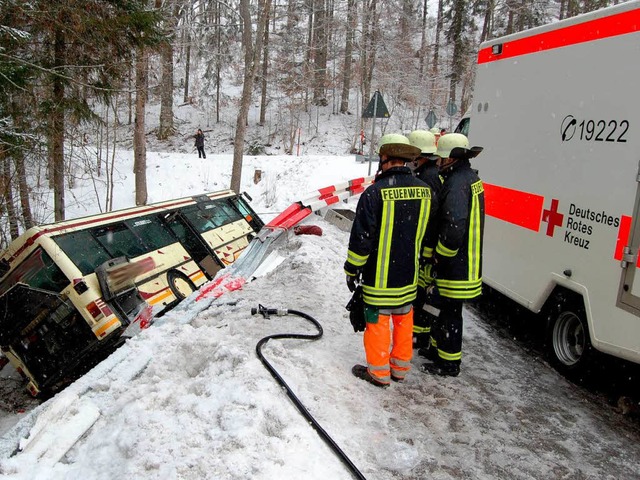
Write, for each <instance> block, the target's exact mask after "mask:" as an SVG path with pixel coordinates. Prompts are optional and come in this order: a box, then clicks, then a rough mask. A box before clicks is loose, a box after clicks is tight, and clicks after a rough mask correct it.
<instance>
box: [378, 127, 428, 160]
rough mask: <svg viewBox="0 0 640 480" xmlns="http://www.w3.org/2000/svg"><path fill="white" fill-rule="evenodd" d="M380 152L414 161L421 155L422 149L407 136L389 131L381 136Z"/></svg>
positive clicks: (380, 153)
mask: <svg viewBox="0 0 640 480" xmlns="http://www.w3.org/2000/svg"><path fill="white" fill-rule="evenodd" d="M378 154H379V155H387V156H388V157H394V158H401V159H403V160H407V161H413V160H415V159H416V157H417V156H418V155H420V149H419V148H418V147H414V146H413V145H411V142H410V141H409V139H408V138H407V137H405V136H404V135H401V134H399V133H388V134H386V135H383V136H382V137H380V141H379V142H378Z"/></svg>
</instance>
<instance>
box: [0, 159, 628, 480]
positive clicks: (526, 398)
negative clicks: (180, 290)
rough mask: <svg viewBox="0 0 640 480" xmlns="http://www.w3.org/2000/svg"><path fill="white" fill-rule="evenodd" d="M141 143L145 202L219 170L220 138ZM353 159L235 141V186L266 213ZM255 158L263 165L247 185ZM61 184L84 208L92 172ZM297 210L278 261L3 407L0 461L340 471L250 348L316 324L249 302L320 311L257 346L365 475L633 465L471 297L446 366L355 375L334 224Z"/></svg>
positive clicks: (284, 473) (167, 474)
mask: <svg viewBox="0 0 640 480" xmlns="http://www.w3.org/2000/svg"><path fill="white" fill-rule="evenodd" d="M121 154H122V157H121V160H120V161H118V165H120V167H119V174H118V179H119V180H118V189H117V194H116V197H115V198H116V199H117V201H118V204H117V205H116V207H117V208H120V207H124V206H130V205H131V204H132V203H133V198H134V197H133V176H132V175H131V174H130V173H129V172H131V169H130V162H129V160H128V159H129V158H130V157H131V154H130V152H121ZM149 158H150V160H149V166H148V168H149V170H150V172H153V174H152V175H151V174H150V175H149V196H150V199H149V200H150V202H155V201H160V200H164V199H168V198H175V197H181V196H185V195H191V194H198V193H202V192H205V191H213V190H217V189H222V188H226V187H227V186H228V183H229V178H230V172H231V157H230V156H229V155H210V156H208V158H207V159H206V160H198V159H197V158H196V157H195V156H194V155H188V154H167V153H150V154H149ZM128 162H129V163H128ZM367 168H368V165H366V164H358V163H356V162H355V161H354V159H353V157H352V156H349V157H336V156H317V157H290V156H269V157H247V158H246V159H245V167H244V176H243V187H244V188H245V189H246V190H247V191H248V192H249V193H250V195H251V196H252V197H253V199H254V202H253V206H254V208H255V209H256V210H257V211H258V212H259V213H262V214H263V215H262V216H263V217H264V219H269V218H270V217H271V216H273V214H274V213H276V212H278V211H281V210H282V209H284V208H285V207H286V206H288V205H289V204H290V203H292V202H293V201H295V200H298V199H300V198H303V197H304V196H305V195H304V194H305V193H307V192H308V191H311V190H313V189H315V188H318V187H323V186H327V185H332V184H335V183H338V182H340V181H342V180H345V179H349V178H355V177H359V176H363V175H366V174H367ZM255 169H261V170H262V171H263V180H262V182H260V183H259V184H257V185H254V184H253V182H252V180H253V172H254V170H255ZM374 169H375V166H374ZM73 197H74V198H75V200H76V201H75V202H73V204H70V206H69V207H68V212H69V217H72V216H80V215H85V214H89V213H93V211H95V208H96V206H95V201H93V199H94V198H95V194H94V193H93V187H92V186H91V185H89V184H88V183H87V184H85V185H78V187H77V188H76V190H74V194H73ZM92 202H93V203H92ZM308 223H313V224H317V225H319V226H321V228H322V229H323V232H324V234H323V236H321V237H318V236H295V235H293V234H289V235H288V236H287V238H286V239H285V240H284V241H283V242H281V243H280V244H279V245H278V247H277V254H278V255H279V256H281V257H282V258H283V259H284V260H283V262H282V263H281V264H280V266H279V267H278V268H277V269H276V270H273V271H271V272H269V273H267V274H266V275H264V276H262V277H259V278H257V279H256V280H254V281H253V282H251V283H249V284H247V285H245V286H244V288H243V289H242V290H239V291H234V292H229V293H227V294H225V295H223V296H222V297H220V298H219V299H217V300H214V299H210V298H205V299H203V300H200V301H196V300H195V297H196V295H193V296H191V297H190V298H188V299H187V300H185V301H184V302H183V303H182V304H181V305H180V306H178V307H177V308H176V309H174V310H173V311H171V312H169V313H168V314H167V315H165V316H164V317H162V319H161V320H160V321H158V322H157V323H156V324H155V325H154V326H153V327H151V328H150V329H147V330H145V331H143V332H142V333H141V334H140V335H139V336H137V337H135V338H134V339H132V340H130V341H128V342H127V344H126V345H125V346H124V347H122V348H121V349H119V350H118V351H117V352H116V353H114V354H113V355H112V356H111V357H109V358H108V359H107V360H105V361H104V362H102V363H101V364H99V365H98V366H97V367H95V368H94V369H93V370H92V371H91V372H89V373H88V374H87V375H85V376H84V377H83V378H81V379H79V380H78V381H76V382H75V383H74V384H73V385H71V386H70V387H68V388H67V389H66V390H64V391H63V392H61V393H60V394H58V395H57V396H55V397H54V398H52V399H50V400H49V401H47V402H45V403H44V404H42V405H40V406H37V407H36V408H34V409H33V410H31V411H29V412H27V413H12V414H6V413H5V414H4V416H3V417H0V433H2V437H0V476H2V478H7V479H16V480H33V479H75V478H77V479H83V480H85V479H112V478H136V479H158V478H162V479H200V478H202V479H248V478H251V479H274V478H281V479H299V478H303V479H310V480H314V479H323V480H324V479H343V478H344V479H347V478H352V474H351V473H350V472H349V471H348V470H347V469H346V467H345V465H344V464H343V463H341V462H340V460H339V459H338V458H337V457H336V456H335V455H334V453H333V452H332V451H331V450H330V449H329V448H328V447H327V445H326V444H325V443H324V442H323V441H322V440H321V439H320V437H319V436H318V435H317V433H316V432H315V431H314V430H313V429H312V428H311V426H310V425H309V424H308V423H307V421H306V420H304V419H303V417H302V416H301V415H300V414H299V412H298V411H297V410H296V409H295V407H294V406H293V404H292V402H291V401H290V399H289V398H288V397H287V395H286V393H285V391H284V390H283V389H282V388H281V387H279V386H278V385H277V383H276V382H275V380H274V379H273V378H272V377H271V375H270V374H269V373H268V372H267V370H266V369H265V368H264V367H263V365H262V364H261V363H260V361H259V359H258V358H257V356H256V353H255V347H256V344H257V342H258V341H259V340H260V339H261V338H263V337H264V336H266V335H271V334H274V333H307V334H313V333H315V329H314V328H313V326H312V325H311V324H310V323H309V322H307V321H305V320H303V319H301V318H300V317H297V316H293V315H289V316H282V317H276V316H273V317H271V318H269V319H265V318H263V317H261V316H259V315H257V316H252V315H251V308H254V307H257V306H258V304H262V305H265V306H267V307H273V308H286V309H293V310H298V311H302V312H305V313H307V314H309V315H311V316H313V317H314V318H316V319H317V320H318V321H319V322H320V323H321V324H322V325H323V328H324V335H323V337H322V338H321V339H320V340H317V341H309V340H271V341H269V342H268V343H267V345H266V346H265V348H264V353H265V356H266V357H267V359H268V360H269V361H270V362H271V363H272V364H273V365H274V366H275V368H277V369H278V371H279V372H280V374H281V375H282V377H283V378H284V379H285V381H286V382H288V383H289V385H290V386H291V387H292V388H293V390H294V392H295V393H296V395H297V396H298V397H299V398H300V399H301V401H302V402H303V404H304V405H305V406H306V408H307V409H308V410H309V411H310V412H311V414H312V415H314V416H315V417H316V418H317V420H318V421H319V422H320V424H321V425H322V427H323V428H324V429H325V430H326V431H327V432H328V433H329V434H330V435H331V436H332V437H333V439H334V440H335V442H336V443H337V444H338V445H339V446H340V448H341V449H342V450H343V451H344V452H345V453H346V454H347V455H348V456H349V458H350V459H351V461H352V462H353V464H355V466H356V467H357V468H358V469H359V470H360V472H361V473H362V474H363V476H364V477H366V478H368V479H370V480H383V479H406V480H409V479H420V478H436V479H460V478H468V479H476V478H478V479H494V478H500V479H529V478H536V479H542V478H545V479H546V478H563V479H603V478H606V479H634V478H639V477H640V442H638V438H639V437H640V428H639V426H638V424H637V423H635V422H634V421H632V420H629V419H627V418H626V417H621V416H619V415H617V414H616V413H614V412H613V410H612V409H611V408H610V407H609V406H608V405H606V404H604V403H603V402H602V401H600V400H599V399H598V398H596V397H594V396H592V395H590V394H588V393H587V392H585V391H584V390H582V389H580V388H578V387H575V386H574V385H572V384H570V383H569V382H567V381H566V380H565V379H564V378H562V377H561V376H559V375H558V374H557V373H556V372H555V371H554V370H552V369H551V368H550V367H549V366H548V365H547V364H546V363H545V362H544V361H542V360H540V359H537V358H532V357H531V356H530V355H529V354H528V353H527V352H525V351H523V349H522V348H521V347H519V346H517V345H516V344H514V343H513V342H511V341H510V340H508V339H504V338H502V337H500V336H496V335H495V333H494V331H493V329H492V328H491V327H490V326H488V325H487V324H486V323H485V322H483V321H482V320H481V319H479V318H478V317H477V316H476V315H475V314H474V313H473V312H472V311H471V310H466V311H465V333H464V358H463V371H462V374H461V375H460V376H459V377H458V378H439V377H433V376H429V375H426V374H423V373H421V372H420V371H419V370H418V367H419V365H420V363H421V362H420V358H414V360H413V365H414V367H415V368H414V370H413V371H412V372H411V373H410V375H409V377H408V379H407V381H406V382H405V383H404V384H393V385H392V386H391V387H390V388H389V389H387V390H381V389H378V388H376V387H373V386H371V385H369V384H367V383H365V382H363V381H361V380H358V379H356V378H355V377H353V376H352V375H351V372H350V370H351V367H352V366H353V365H354V364H355V363H363V362H364V351H363V346H362V334H361V333H360V334H355V333H353V330H352V328H351V325H350V323H349V320H348V316H347V312H346V310H345V309H344V305H345V304H346V303H347V301H348V299H349V292H348V290H347V288H346V286H345V285H344V278H343V277H344V276H343V273H342V264H343V262H344V259H345V257H346V245H347V240H348V233H346V232H343V231H341V230H339V229H338V228H336V227H334V226H333V225H330V224H328V223H327V222H325V221H324V220H323V219H321V218H320V217H313V218H311V219H310V220H309V221H308ZM16 422H17V423H16ZM76 440H77V441H76ZM18 450H20V451H18Z"/></svg>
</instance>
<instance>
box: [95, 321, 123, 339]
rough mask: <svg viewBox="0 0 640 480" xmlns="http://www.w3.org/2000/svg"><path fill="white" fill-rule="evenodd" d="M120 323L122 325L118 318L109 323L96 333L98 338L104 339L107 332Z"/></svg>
mask: <svg viewBox="0 0 640 480" xmlns="http://www.w3.org/2000/svg"><path fill="white" fill-rule="evenodd" d="M119 323H120V320H118V317H113V318H112V319H111V320H110V321H109V322H107V323H105V324H104V325H102V326H101V327H100V328H99V329H98V330H96V331H95V334H96V337H102V336H103V335H104V334H105V332H106V331H107V330H109V329H110V328H111V327H113V326H114V325H116V324H119Z"/></svg>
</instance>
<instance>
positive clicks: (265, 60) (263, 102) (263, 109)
mask: <svg viewBox="0 0 640 480" xmlns="http://www.w3.org/2000/svg"><path fill="white" fill-rule="evenodd" d="M267 15H269V12H267ZM263 50H264V53H263V55H262V84H261V90H262V91H261V95H260V121H259V123H260V126H262V125H264V124H265V121H266V115H267V74H268V72H269V18H267V21H266V23H265V28H264V47H263Z"/></svg>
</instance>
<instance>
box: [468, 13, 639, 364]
mask: <svg viewBox="0 0 640 480" xmlns="http://www.w3.org/2000/svg"><path fill="white" fill-rule="evenodd" d="M470 127H471V128H470V133H469V136H470V143H471V144H472V145H479V146H482V147H484V151H483V153H482V155H481V156H479V157H478V158H477V159H476V160H474V162H473V163H474V167H475V168H477V169H478V170H479V173H480V177H481V178H482V180H483V181H484V182H485V195H486V227H485V243H484V263H483V279H484V281H485V283H486V284H487V285H489V286H490V287H491V288H493V289H494V290H497V291H499V292H501V293H502V294H504V295H506V296H508V297H510V298H511V299H513V300H515V301H516V302H518V303H519V304H521V305H523V306H525V307H526V308H528V309H529V310H531V311H533V312H541V313H542V314H543V318H545V319H547V322H548V335H549V337H548V339H549V344H550V346H551V347H552V351H553V354H554V355H553V356H554V357H555V358H554V360H555V361H556V363H557V365H556V366H557V367H558V368H559V369H560V370H563V371H564V372H565V373H577V372H578V371H581V370H582V368H583V367H584V366H585V364H587V361H588V359H589V357H590V353H592V348H595V349H597V350H599V351H601V352H604V353H607V354H610V355H613V356H616V357H619V358H622V359H626V360H630V361H632V362H636V363H640V277H639V278H638V280H637V281H636V279H635V277H636V276H637V275H636V274H637V272H638V267H639V265H638V249H639V247H640V221H639V217H640V215H639V208H640V188H639V186H640V183H639V181H640V166H639V162H640V2H639V1H631V2H627V3H623V4H620V5H617V6H614V7H611V8H606V9H603V10H598V11H595V12H592V13H589V14H585V15H581V16H578V17H574V18H571V19H567V20H564V21H561V22H558V23H554V24H551V25H547V26H544V27H539V28H535V29H532V30H528V31H525V32H520V33H517V34H513V35H509V36H505V37H503V38H498V39H494V40H491V41H488V42H486V43H484V44H482V45H481V47H480V51H479V53H478V65H477V77H476V85H475V90H474V100H473V105H472V110H471V123H470Z"/></svg>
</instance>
